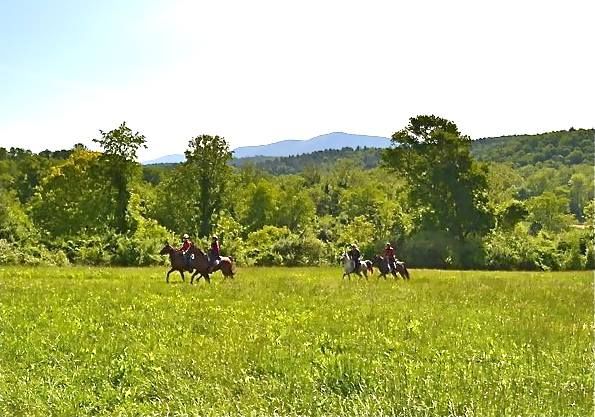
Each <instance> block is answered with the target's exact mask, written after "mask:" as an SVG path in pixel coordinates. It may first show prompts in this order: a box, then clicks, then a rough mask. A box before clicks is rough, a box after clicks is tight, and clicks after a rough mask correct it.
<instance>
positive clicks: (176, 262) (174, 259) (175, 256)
mask: <svg viewBox="0 0 595 417" xmlns="http://www.w3.org/2000/svg"><path fill="white" fill-rule="evenodd" d="M159 255H169V263H170V266H171V269H170V270H169V271H167V275H166V276H165V282H167V283H169V274H171V273H172V272H174V271H178V272H179V273H180V275H181V276H182V281H186V280H185V279H184V271H188V272H192V269H188V268H187V266H186V259H184V254H183V253H182V252H180V251H179V250H177V249H175V248H174V247H172V246H171V245H170V244H169V243H168V242H165V246H164V247H163V248H162V249H161V250H160V251H159Z"/></svg>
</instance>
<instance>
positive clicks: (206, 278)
mask: <svg viewBox="0 0 595 417" xmlns="http://www.w3.org/2000/svg"><path fill="white" fill-rule="evenodd" d="M203 277H205V281H207V283H208V284H210V283H211V277H210V276H209V274H208V273H207V274H206V275H204V274H203Z"/></svg>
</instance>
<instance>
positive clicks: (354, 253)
mask: <svg viewBox="0 0 595 417" xmlns="http://www.w3.org/2000/svg"><path fill="white" fill-rule="evenodd" d="M193 245H194V243H193V242H192V240H190V236H189V235H188V234H187V233H184V235H183V236H182V247H180V249H178V250H179V251H180V252H182V254H183V255H184V260H185V262H186V266H187V268H188V269H191V267H190V264H191V262H192V255H191V250H190V249H192V247H193ZM207 255H208V259H209V269H208V272H209V273H211V272H212V271H213V269H214V268H215V267H216V266H217V265H218V264H219V262H220V261H221V244H220V243H219V238H218V237H217V236H215V235H213V236H212V237H211V247H210V249H209V251H208V254H207ZM347 255H349V258H350V259H351V260H352V261H353V262H354V267H355V270H359V269H360V267H361V259H360V258H361V253H360V250H359V248H358V247H357V245H356V244H355V243H352V244H351V245H350V246H349V251H348V252H347ZM383 258H384V260H385V261H386V263H387V265H388V268H389V270H390V271H391V272H392V271H395V270H396V269H397V258H396V256H395V248H393V247H392V245H391V244H390V242H386V245H385V246H384V253H383Z"/></svg>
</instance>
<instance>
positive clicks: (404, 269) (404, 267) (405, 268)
mask: <svg viewBox="0 0 595 417" xmlns="http://www.w3.org/2000/svg"><path fill="white" fill-rule="evenodd" d="M403 272H404V273H405V275H404V277H405V278H406V279H407V280H408V279H409V271H407V267H406V266H405V265H403Z"/></svg>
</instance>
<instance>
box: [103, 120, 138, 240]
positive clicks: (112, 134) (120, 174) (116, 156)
mask: <svg viewBox="0 0 595 417" xmlns="http://www.w3.org/2000/svg"><path fill="white" fill-rule="evenodd" d="M99 132H100V134H101V138H99V139H93V142H97V143H99V144H100V145H101V148H102V149H103V155H102V157H101V161H102V162H103V163H104V165H105V167H106V172H107V175H108V177H109V179H110V182H111V185H112V188H113V190H114V192H115V197H116V198H115V201H116V207H115V227H116V230H117V231H118V232H120V233H126V232H128V231H129V226H130V225H129V222H128V220H127V216H126V214H127V209H128V202H129V200H130V195H131V182H132V178H133V177H134V175H138V174H139V169H138V164H137V162H136V157H137V152H138V149H139V148H140V147H144V148H146V147H147V146H146V144H145V143H146V140H145V136H144V135H141V134H140V133H139V132H136V133H134V132H133V131H132V130H131V129H130V128H129V127H128V126H126V122H122V124H121V125H120V126H118V127H117V128H116V129H113V130H110V131H109V132H104V131H103V130H100V131H99Z"/></svg>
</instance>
